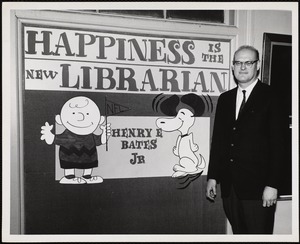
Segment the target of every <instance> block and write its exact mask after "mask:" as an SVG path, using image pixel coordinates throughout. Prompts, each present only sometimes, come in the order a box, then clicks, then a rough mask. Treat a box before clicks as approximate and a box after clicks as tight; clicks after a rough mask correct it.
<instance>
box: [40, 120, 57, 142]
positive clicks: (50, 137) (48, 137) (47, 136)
mask: <svg viewBox="0 0 300 244" xmlns="http://www.w3.org/2000/svg"><path fill="white" fill-rule="evenodd" d="M52 128H53V125H49V123H48V122H46V123H45V125H44V126H42V127H41V133H42V136H41V140H45V141H46V143H47V144H49V145H51V144H52V143H53V141H54V134H53V133H52V132H51V130H52Z"/></svg>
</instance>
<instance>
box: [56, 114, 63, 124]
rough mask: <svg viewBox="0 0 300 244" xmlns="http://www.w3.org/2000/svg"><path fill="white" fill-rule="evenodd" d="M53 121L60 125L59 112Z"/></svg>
mask: <svg viewBox="0 0 300 244" xmlns="http://www.w3.org/2000/svg"><path fill="white" fill-rule="evenodd" d="M55 122H56V123H57V124H59V125H62V121H61V117H60V115H59V114H57V115H56V116H55Z"/></svg>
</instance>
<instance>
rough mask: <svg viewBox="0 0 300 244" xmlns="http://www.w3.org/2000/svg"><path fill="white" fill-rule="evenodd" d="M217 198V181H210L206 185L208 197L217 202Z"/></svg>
mask: <svg viewBox="0 0 300 244" xmlns="http://www.w3.org/2000/svg"><path fill="white" fill-rule="evenodd" d="M216 196H217V181H216V180H214V179H209V180H208V181H207V185H206V197H207V198H208V199H210V200H212V201H215V198H216Z"/></svg>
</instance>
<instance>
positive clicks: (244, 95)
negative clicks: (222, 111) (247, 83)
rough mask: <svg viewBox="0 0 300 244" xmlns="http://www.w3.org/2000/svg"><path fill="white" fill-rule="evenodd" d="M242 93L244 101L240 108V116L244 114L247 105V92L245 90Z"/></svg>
mask: <svg viewBox="0 0 300 244" xmlns="http://www.w3.org/2000/svg"><path fill="white" fill-rule="evenodd" d="M242 92H243V101H242V104H241V107H240V111H239V116H240V114H241V112H242V110H243V108H244V106H245V103H246V90H243V91H242Z"/></svg>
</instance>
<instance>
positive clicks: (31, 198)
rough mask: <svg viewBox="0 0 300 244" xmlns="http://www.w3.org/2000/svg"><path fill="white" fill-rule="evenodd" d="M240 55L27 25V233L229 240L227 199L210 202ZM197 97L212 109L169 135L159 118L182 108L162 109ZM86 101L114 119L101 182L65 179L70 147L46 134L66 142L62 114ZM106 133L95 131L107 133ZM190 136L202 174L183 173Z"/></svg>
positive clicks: (210, 46)
mask: <svg viewBox="0 0 300 244" xmlns="http://www.w3.org/2000/svg"><path fill="white" fill-rule="evenodd" d="M230 54H231V43H230V41H229V40H226V39H224V40H223V39H214V38H207V37H205V38H201V37H199V38H195V37H193V38H191V37H189V36H172V35H163V34H156V35H152V34H151V35H150V34H148V33H147V32H145V33H144V34H141V33H134V31H131V30H130V29H129V30H128V32H118V31H113V30H112V31H107V30H101V28H100V29H98V28H91V27H87V28H85V29H82V28H75V27H67V26H66V27H63V26H60V27H57V26H55V25H51V24H50V25H49V24H47V25H42V24H39V25H36V24H30V23H26V24H23V26H22V93H21V101H22V116H23V138H24V140H23V151H24V159H23V160H24V216H25V233H26V234H169V233H173V234H209V233H214V234H217V233H225V231H226V230H225V228H226V226H225V222H226V220H225V216H224V213H223V210H222V205H221V200H220V198H219V199H218V200H216V202H215V203H214V204H211V203H210V202H209V201H207V199H206V198H205V186H206V174H207V168H208V161H209V150H210V138H211V134H212V125H213V118H214V112H215V106H216V103H217V99H218V96H219V95H220V94H221V93H222V92H224V91H226V90H229V89H231V87H232V84H231V82H230V63H231V60H230V57H231V55H230ZM190 94H193V96H197V99H200V100H201V101H202V102H201V104H202V105H203V109H202V111H201V115H199V114H197V115H192V116H191V117H193V118H194V119H195V120H194V122H193V124H192V125H190V127H189V130H188V132H189V133H187V134H185V135H183V134H181V131H180V130H176V129H174V130H171V131H166V130H163V129H162V128H160V127H159V126H158V122H157V121H158V120H159V119H172V118H174V117H176V116H177V115H176V113H175V114H174V111H175V112H178V111H179V108H175V109H174V111H172V112H173V113H172V114H171V113H170V111H168V112H166V111H164V110H163V109H162V107H163V105H162V104H163V103H166V101H177V100H178V101H180V104H182V103H184V97H187V95H190ZM77 97H84V98H87V99H88V100H89V101H90V100H91V101H93V102H94V103H95V104H96V105H97V107H98V108H99V111H100V113H101V116H104V117H105V120H106V122H105V124H107V123H110V124H111V136H110V137H109V139H108V142H107V143H106V145H100V146H99V147H97V151H96V154H97V156H98V161H99V162H98V166H97V167H96V168H94V169H93V174H95V175H101V177H102V178H103V182H102V183H101V184H80V185H79V184H78V185H77V184H61V181H60V180H61V179H62V178H63V177H64V176H65V174H66V173H65V172H66V171H64V169H62V168H61V167H60V161H61V158H60V157H61V156H60V146H59V145H55V143H52V144H47V143H46V142H45V140H42V138H41V136H42V135H41V127H42V126H44V125H45V123H46V122H47V123H48V124H49V125H50V126H53V128H52V133H53V134H54V136H55V138H56V137H58V135H60V134H63V133H64V131H66V128H64V126H63V125H61V124H59V123H58V122H57V120H56V116H57V115H61V114H62V107H63V106H64V105H65V104H67V102H68V101H69V100H70V99H72V98H77ZM200 100H199V101H200ZM171 103H174V102H171ZM75 106H77V105H75ZM78 106H79V105H78ZM190 106H192V105H190ZM69 107H72V105H69ZM184 111H185V110H184ZM190 111H193V113H195V114H196V112H195V111H196V109H191V110H190ZM99 128H100V126H99V127H97V130H95V131H94V132H93V133H94V134H96V135H98V136H101V133H102V132H103V131H101V129H99ZM190 135H192V136H193V142H194V144H195V146H194V147H193V148H192V147H191V148H192V149H193V150H192V151H195V152H197V153H195V154H194V155H196V158H197V160H199V162H200V163H199V165H201V167H202V168H201V170H199V172H198V173H197V174H192V175H190V174H185V175H183V177H173V174H174V166H175V165H176V164H180V163H179V162H180V158H179V156H178V155H176V153H175V151H174V147H175V146H176V142H177V140H179V139H180V140H183V138H184V137H185V139H184V140H186V139H187V138H188V137H190ZM68 136H69V135H68ZM103 139H104V138H102V139H101V140H103ZM72 140H73V139H72ZM194 144H193V145H194ZM196 145H197V146H196ZM75 147H76V146H75ZM191 148H189V149H191ZM196 149H197V150H196ZM78 153H81V152H78ZM84 153H86V152H84ZM181 153H182V152H181ZM91 154H92V153H91ZM178 154H179V152H178ZM83 171H84V170H83V169H76V172H75V174H76V177H79V176H81V175H82V174H83Z"/></svg>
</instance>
